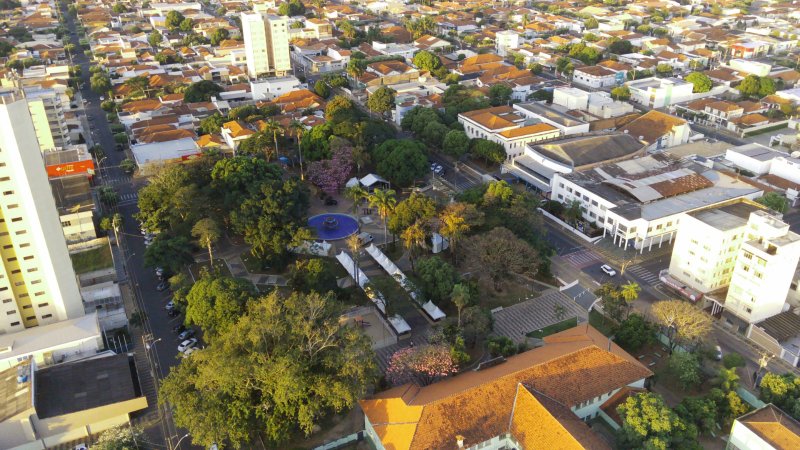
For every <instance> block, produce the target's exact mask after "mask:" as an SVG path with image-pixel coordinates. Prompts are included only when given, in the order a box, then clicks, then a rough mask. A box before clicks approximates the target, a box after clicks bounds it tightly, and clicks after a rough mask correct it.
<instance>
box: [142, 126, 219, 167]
mask: <svg viewBox="0 0 800 450" xmlns="http://www.w3.org/2000/svg"><path fill="white" fill-rule="evenodd" d="M223 135H224V134H223ZM131 153H133V159H134V161H136V165H137V166H138V167H139V170H140V173H142V174H147V173H148V172H149V171H151V170H152V168H153V167H154V166H161V165H164V164H171V163H180V162H183V161H187V160H191V159H194V158H196V157H198V156H199V155H200V149H199V148H198V147H197V144H196V143H195V141H194V139H192V138H188V137H187V138H182V139H177V140H174V141H167V142H156V143H152V144H134V145H132V146H131Z"/></svg>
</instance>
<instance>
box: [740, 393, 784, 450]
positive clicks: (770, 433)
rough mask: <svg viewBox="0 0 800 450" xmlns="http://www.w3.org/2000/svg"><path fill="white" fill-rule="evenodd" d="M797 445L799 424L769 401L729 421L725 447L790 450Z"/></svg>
mask: <svg viewBox="0 0 800 450" xmlns="http://www.w3.org/2000/svg"><path fill="white" fill-rule="evenodd" d="M798 447H800V423H798V422H797V421H796V420H795V419H794V418H792V416H790V415H789V414H787V413H785V412H783V411H782V410H781V409H779V408H778V407H776V406H775V405H773V404H771V403H770V404H767V405H765V406H762V407H761V408H759V409H757V410H755V411H752V412H749V413H747V414H745V415H743V416H742V417H739V418H738V419H736V420H734V421H733V426H732V427H731V434H730V436H729V437H728V446H727V448H728V449H731V450H737V449H759V450H791V449H795V448H798Z"/></svg>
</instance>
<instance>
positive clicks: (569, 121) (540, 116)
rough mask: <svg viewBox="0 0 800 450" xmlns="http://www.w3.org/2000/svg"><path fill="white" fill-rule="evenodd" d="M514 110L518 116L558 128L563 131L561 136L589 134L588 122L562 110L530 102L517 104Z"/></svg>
mask: <svg viewBox="0 0 800 450" xmlns="http://www.w3.org/2000/svg"><path fill="white" fill-rule="evenodd" d="M514 109H515V110H516V111H517V114H520V115H521V116H522V117H525V118H526V119H530V120H537V121H540V122H544V123H547V124H550V125H552V126H554V127H556V128H558V129H559V130H561V134H563V135H565V136H569V135H571V134H581V133H588V132H589V123H588V122H586V121H584V120H581V119H579V118H577V117H575V116H572V115H570V114H567V112H566V111H565V110H562V109H560V108H555V107H551V106H547V105H544V104H542V103H537V102H528V103H516V104H515V105H514Z"/></svg>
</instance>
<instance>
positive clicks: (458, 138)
mask: <svg viewBox="0 0 800 450" xmlns="http://www.w3.org/2000/svg"><path fill="white" fill-rule="evenodd" d="M442 150H443V151H444V152H445V153H447V154H448V155H451V156H455V157H457V158H458V157H460V156H462V155H464V154H466V153H467V152H468V151H469V137H467V133H465V132H463V131H460V130H450V131H448V132H447V134H446V135H445V136H444V140H443V141H442Z"/></svg>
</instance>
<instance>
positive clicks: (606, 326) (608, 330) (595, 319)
mask: <svg viewBox="0 0 800 450" xmlns="http://www.w3.org/2000/svg"><path fill="white" fill-rule="evenodd" d="M589 324H590V325H591V326H593V327H595V329H597V331H599V332H601V333H603V335H605V336H611V335H612V334H613V328H614V322H612V321H611V319H609V318H607V317H604V316H603V315H602V314H600V313H599V312H597V311H595V310H591V311H590V312H589Z"/></svg>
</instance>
